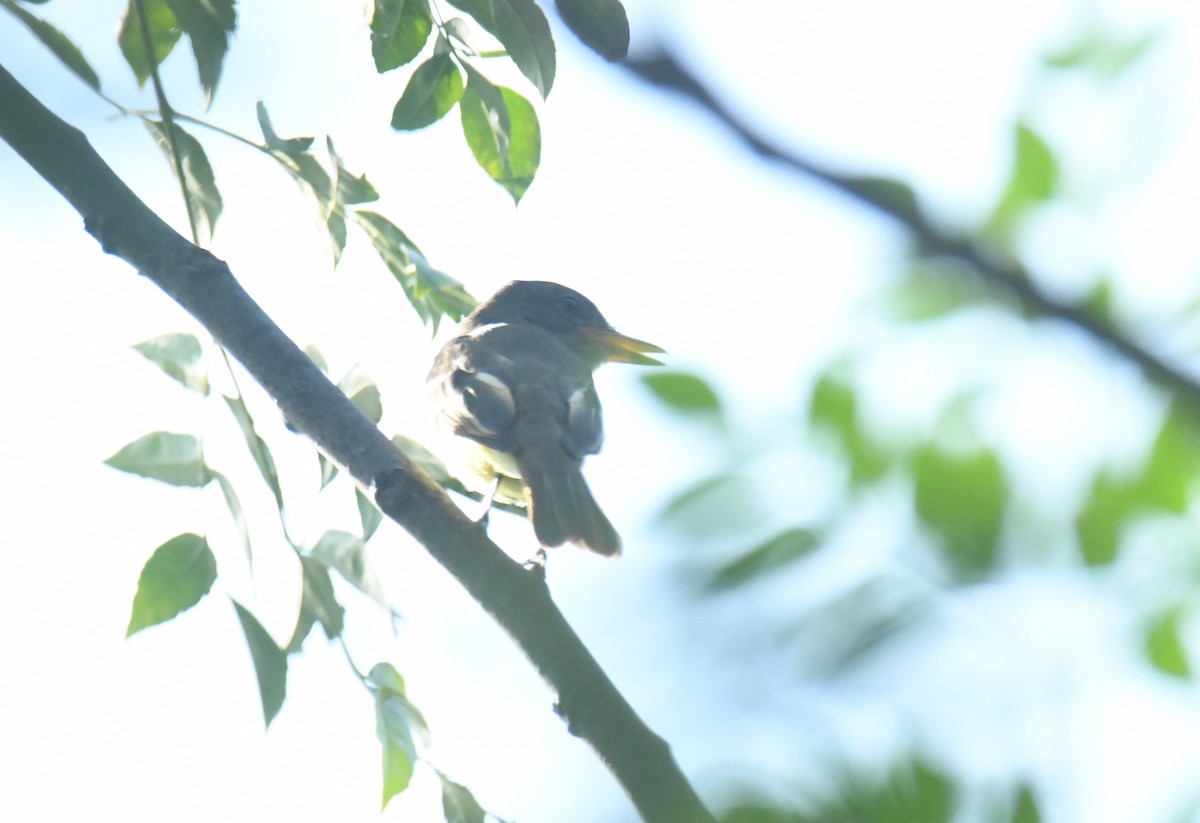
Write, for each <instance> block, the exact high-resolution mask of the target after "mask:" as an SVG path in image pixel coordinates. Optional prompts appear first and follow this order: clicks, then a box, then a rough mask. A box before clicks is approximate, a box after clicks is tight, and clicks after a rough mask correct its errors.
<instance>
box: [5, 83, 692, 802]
mask: <svg viewBox="0 0 1200 823" xmlns="http://www.w3.org/2000/svg"><path fill="white" fill-rule="evenodd" d="M0 138H3V139H4V140H5V141H6V142H8V143H9V144H10V145H11V146H12V147H13V148H14V149H15V150H16V151H17V153H18V154H19V155H21V157H23V158H24V159H25V160H26V162H28V163H29V165H30V166H32V167H33V168H34V169H35V170H36V171H37V172H38V173H39V174H40V175H41V176H42V177H43V178H45V179H46V181H47V182H48V183H50V185H51V186H53V187H54V188H55V189H56V190H57V191H58V192H59V193H60V194H62V195H63V197H65V198H66V199H67V200H68V201H69V202H70V203H71V205H72V206H73V207H74V208H75V209H76V210H77V211H78V212H79V213H80V215H82V216H83V219H84V226H85V228H86V229H87V231H88V232H90V233H91V234H92V235H93V236H95V237H96V239H97V240H99V241H100V245H101V247H102V248H103V249H104V251H106V252H108V253H109V254H115V255H117V256H118V257H121V258H122V259H124V260H126V261H128V262H129V263H130V264H131V265H133V266H134V267H135V268H136V269H137V270H138V271H139V272H140V273H142V274H143V275H145V276H146V277H147V278H149V279H150V280H152V281H153V282H154V283H155V284H157V285H158V286H159V287H160V288H161V289H162V290H163V291H165V292H166V293H167V294H169V295H170V296H171V297H172V298H173V299H175V300H176V301H177V302H178V303H179V304H180V305H181V306H183V307H184V308H185V309H186V310H187V311H188V312H190V313H191V314H192V315H193V316H195V317H196V319H197V320H199V321H200V322H201V323H202V324H204V326H205V328H207V329H208V330H209V332H211V333H212V335H213V336H214V337H215V338H216V339H217V340H218V341H219V342H220V343H221V345H222V346H224V347H225V348H226V349H227V350H228V351H229V352H231V353H232V354H233V355H234V357H236V358H237V359H238V360H239V361H240V362H241V363H242V365H243V366H245V367H246V370H247V371H249V372H250V374H251V375H253V376H254V378H255V379H256V380H258V381H259V383H261V384H262V386H263V387H264V388H265V389H266V390H267V391H268V392H269V393H270V394H271V396H272V397H273V398H274V399H275V400H276V402H278V404H279V407H280V409H281V410H282V412H283V414H284V415H285V416H286V418H287V420H288V421H289V422H290V423H291V424H292V425H293V426H294V427H295V428H296V429H297V430H299V431H300V432H302V433H304V434H305V435H307V436H308V437H310V438H312V440H313V441H315V442H316V444H317V445H318V446H319V447H320V448H321V449H322V451H324V452H325V453H326V454H327V455H329V456H330V457H331V458H333V459H334V460H336V461H337V462H338V463H340V464H341V465H342V466H344V467H345V468H346V470H347V471H349V472H350V474H351V475H352V476H353V477H354V478H355V479H356V480H357V481H358V482H359V483H360V484H361V485H362V486H363V487H364V488H366V489H368V490H373V491H374V493H375V500H376V502H377V503H378V504H379V506H380V508H381V509H382V510H383V511H384V512H385V513H386V514H388V515H389V516H390V517H392V518H393V519H394V520H396V521H397V522H398V523H399V524H400V525H401V526H403V527H404V528H405V529H407V530H408V531H409V532H410V533H411V534H412V535H413V536H414V537H416V539H417V540H418V541H420V542H421V543H422V544H423V545H424V546H425V548H426V549H427V550H428V551H429V553H430V554H431V555H433V557H434V558H435V559H437V560H438V562H440V563H441V564H442V565H443V566H444V567H445V568H446V569H447V570H449V571H450V573H451V574H453V575H454V576H455V577H456V578H457V579H458V581H459V582H460V583H461V584H462V585H463V587H464V588H466V589H467V591H468V592H469V593H470V594H471V595H472V596H473V597H474V598H475V599H476V600H477V601H478V602H479V603H480V605H482V606H483V608H484V609H486V610H487V611H488V612H489V613H490V614H491V615H492V616H493V617H494V618H495V619H496V621H497V622H498V623H500V625H501V626H503V627H504V628H505V629H506V630H507V631H508V633H509V634H510V635H511V636H512V638H513V639H514V640H515V641H516V643H517V645H518V646H520V648H521V650H522V651H523V652H524V653H525V654H526V655H527V656H528V658H529V660H530V661H531V662H532V663H533V665H534V666H535V667H536V668H537V670H538V672H539V673H540V674H541V675H542V677H543V678H544V679H545V680H546V682H547V683H548V684H549V685H550V687H551V689H553V690H554V692H555V693H556V695H557V704H556V710H557V711H558V712H559V714H560V715H561V716H562V717H563V718H564V719H565V720H566V722H567V726H568V728H569V729H570V731H571V732H572V733H573V734H575V735H577V736H579V737H581V738H583V739H585V740H586V741H587V742H588V743H589V744H590V745H591V746H592V748H593V749H594V750H595V751H596V753H597V754H598V755H599V756H600V758H601V759H602V760H603V761H604V763H605V764H606V765H607V766H608V768H609V769H610V771H612V773H613V774H614V776H615V777H616V778H617V780H618V781H619V782H620V784H621V786H622V787H623V788H624V790H625V792H626V793H627V794H628V796H629V798H630V800H631V801H632V802H633V804H634V805H635V806H636V807H637V810H638V812H639V813H640V814H641V816H642V818H643V819H644V820H646V821H647V822H648V823H705V821H713V820H714V818H713V816H712V814H711V813H710V812H709V811H708V810H707V809H706V808H705V807H704V805H703V804H702V803H701V801H700V799H699V797H698V796H697V794H696V792H695V790H694V789H693V788H692V786H691V785H690V784H689V783H688V781H687V779H686V778H685V777H684V775H683V773H682V772H681V771H680V769H679V767H678V765H677V764H676V763H675V760H674V758H673V756H672V755H671V752H670V749H669V748H668V746H667V744H666V743H665V742H664V741H663V740H662V738H660V737H659V736H658V735H656V734H655V733H654V732H653V731H651V730H650V729H649V728H648V727H647V726H646V725H645V724H644V723H643V722H642V721H641V719H640V718H639V717H638V716H637V714H636V713H635V712H634V711H633V709H632V708H631V707H630V706H629V704H628V703H627V702H626V701H625V699H624V697H622V696H621V694H620V693H619V692H618V691H617V689H616V687H615V686H613V684H612V682H611V681H610V680H609V679H608V676H607V675H606V674H605V673H604V671H603V670H602V669H601V668H600V666H599V665H598V664H597V663H596V661H595V659H594V658H593V657H592V655H591V653H590V652H589V651H588V650H587V648H586V647H585V646H584V645H583V643H582V641H580V639H579V637H578V636H577V635H576V634H575V632H574V631H573V630H572V629H571V627H570V625H569V624H568V623H567V622H566V619H565V618H564V617H563V615H562V613H561V612H560V611H559V610H558V607H557V606H555V604H554V602H553V600H551V598H550V593H549V591H548V590H547V588H546V586H545V582H544V580H542V579H541V578H539V577H538V576H537V575H536V574H532V573H529V572H526V571H525V570H524V569H523V568H522V567H521V566H520V565H518V564H517V563H514V562H513V561H512V560H511V559H509V557H508V556H507V555H506V554H504V552H502V551H501V550H500V549H499V548H498V547H497V546H496V545H495V544H494V543H492V542H491V540H489V539H488V537H487V535H486V534H485V533H484V532H483V531H482V530H481V529H479V528H478V527H477V526H476V525H475V524H474V523H473V522H471V521H470V520H468V519H467V518H466V516H465V515H463V514H462V512H461V511H460V510H459V509H458V507H457V506H455V505H454V504H453V503H452V502H451V501H450V499H449V497H447V495H446V493H445V492H444V491H443V490H442V489H441V488H440V487H439V486H438V485H437V484H435V483H434V482H433V480H431V479H430V478H429V477H428V476H427V475H426V474H424V473H423V472H422V471H421V470H420V469H419V468H417V467H416V466H414V465H413V464H412V462H411V461H409V460H408V459H407V458H406V457H405V456H404V455H403V454H402V453H401V452H400V451H399V450H397V449H396V448H395V447H394V446H393V445H392V443H391V441H389V440H388V439H387V438H386V437H385V436H384V435H383V434H382V433H381V432H380V431H379V430H378V429H377V428H376V427H375V426H374V425H373V424H372V423H371V422H370V421H369V420H368V419H367V418H366V417H364V416H363V415H362V414H361V413H360V412H359V411H358V409H356V408H355V407H354V405H353V404H352V403H351V402H350V401H349V400H348V399H347V398H346V396H345V395H344V394H342V393H341V392H340V391H339V390H338V389H337V388H336V387H335V386H334V385H333V384H332V383H330V382H329V380H328V379H326V377H325V376H324V375H323V374H322V373H321V372H320V370H319V369H317V367H316V366H315V365H314V364H313V363H312V361H311V360H309V359H308V357H306V356H305V355H304V353H303V352H301V351H300V350H299V349H298V348H296V346H295V345H294V344H293V343H292V342H291V341H290V340H289V339H288V338H287V336H286V335H284V333H283V332H282V331H280V329H279V328H278V327H277V326H276V325H275V324H274V323H273V322H272V321H271V319H270V318H269V317H268V316H267V315H266V314H265V313H264V312H263V311H262V309H261V308H259V306H258V305H257V304H256V303H255V302H254V301H253V300H252V299H251V298H250V296H249V295H248V294H247V293H246V292H245V291H244V290H243V289H242V287H241V286H240V285H239V284H238V282H237V280H235V279H234V277H233V274H232V273H231V272H230V270H229V267H228V266H227V265H226V264H225V263H224V262H222V261H220V260H218V259H217V258H215V257H213V256H212V255H211V254H209V253H208V252H206V251H204V250H202V249H200V248H197V247H196V246H195V245H193V244H192V243H190V242H188V241H187V240H186V239H184V238H183V237H181V236H180V235H179V234H178V233H176V232H175V231H174V230H173V229H172V228H171V227H170V226H168V225H167V224H166V223H165V222H163V220H162V219H160V218H159V217H158V216H157V215H156V214H154V213H153V212H151V211H150V210H149V208H147V207H146V205H145V204H144V203H142V201H141V200H139V199H138V198H137V196H136V195H135V194H134V193H133V192H132V191H131V190H130V189H129V187H128V186H126V185H125V183H124V182H123V181H121V179H120V178H118V177H117V175H116V174H115V173H114V172H113V171H112V169H111V168H109V167H108V165H107V164H105V162H104V161H103V159H101V157H100V156H99V155H98V154H97V153H96V152H95V150H94V149H92V147H91V145H90V144H89V143H88V140H87V138H86V137H85V135H84V134H83V133H82V132H81V131H79V130H78V129H75V128H73V127H71V126H70V125H68V124H67V123H65V122H63V121H62V120H60V119H59V118H58V117H57V116H55V115H54V114H53V113H52V112H50V111H49V110H48V109H46V108H45V107H44V106H43V105H42V104H41V103H40V102H38V101H37V99H35V98H34V97H33V95H31V94H30V93H29V92H28V91H26V90H25V89H24V88H23V87H22V86H21V85H20V84H19V83H18V82H17V81H16V80H15V79H14V78H13V76H12V75H11V74H9V73H8V72H7V71H6V70H5V69H4V68H3V67H2V66H0Z"/></svg>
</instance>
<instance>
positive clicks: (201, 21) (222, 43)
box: [166, 0, 237, 104]
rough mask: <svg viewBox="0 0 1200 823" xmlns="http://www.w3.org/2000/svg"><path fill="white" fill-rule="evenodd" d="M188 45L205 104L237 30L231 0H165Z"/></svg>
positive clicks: (215, 86)
mask: <svg viewBox="0 0 1200 823" xmlns="http://www.w3.org/2000/svg"><path fill="white" fill-rule="evenodd" d="M166 2H167V4H168V5H170V7H171V10H172V11H173V12H175V18H176V19H177V20H178V21H179V26H180V27H181V28H182V29H183V31H184V32H185V33H186V34H187V36H188V39H189V40H190V41H191V43H192V54H193V55H195V57H196V69H197V70H198V71H199V74H200V86H201V88H203V89H204V94H205V96H206V98H207V101H208V103H209V104H211V103H212V98H213V94H215V93H216V90H217V82H218V81H219V80H220V79H221V68H222V66H223V65H224V63H225V54H226V53H227V52H228V51H229V36H230V35H231V34H233V32H234V29H236V28H237V11H236V9H235V8H234V5H235V0H166Z"/></svg>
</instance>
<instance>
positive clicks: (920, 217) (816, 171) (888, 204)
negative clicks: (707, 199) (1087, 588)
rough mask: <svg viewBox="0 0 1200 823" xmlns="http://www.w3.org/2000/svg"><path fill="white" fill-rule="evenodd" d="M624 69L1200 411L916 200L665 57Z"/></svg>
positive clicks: (1184, 392)
mask: <svg viewBox="0 0 1200 823" xmlns="http://www.w3.org/2000/svg"><path fill="white" fill-rule="evenodd" d="M622 65H624V67H625V68H627V69H629V71H631V72H632V73H633V74H634V75H636V76H637V77H639V78H641V79H642V80H643V81H645V82H646V83H648V84H650V85H653V86H657V87H659V88H664V89H670V90H672V91H676V92H678V93H680V94H682V95H684V96H685V97H687V98H689V99H691V100H692V101H693V102H695V103H696V104H698V105H699V106H701V107H702V108H703V109H705V110H706V111H707V112H708V113H709V114H711V115H712V116H713V117H714V118H715V119H716V120H717V121H718V122H720V123H721V124H722V125H724V126H725V127H726V128H728V129H729V130H730V131H732V132H733V133H734V134H735V135H737V136H738V137H739V138H740V139H741V140H742V141H743V142H744V143H745V144H746V146H747V147H748V148H749V149H750V150H751V151H752V152H754V153H755V154H757V155H758V156H760V157H762V158H764V159H766V160H771V161H773V162H776V163H779V164H780V165H782V166H784V167H786V168H789V169H792V170H793V171H796V172H799V173H801V174H804V175H806V176H808V177H811V178H813V179H815V180H818V181H820V182H822V183H824V184H826V185H827V186H829V187H831V188H833V189H835V190H837V191H839V192H841V193H843V194H846V195H848V196H850V197H852V198H854V199H855V200H857V201H859V202H861V203H864V204H866V205H868V206H871V207H872V208H874V209H876V210H877V211H879V212H882V213H883V214H885V215H887V216H888V217H891V218H893V219H894V220H896V221H897V222H898V223H900V224H901V225H902V226H904V227H905V228H906V229H907V230H908V231H909V232H910V233H911V234H912V235H913V237H914V238H915V239H916V240H917V242H918V245H919V246H920V248H922V249H923V250H924V251H925V252H926V253H930V254H936V255H943V256H945V257H950V258H954V259H956V260H959V261H961V262H963V263H965V264H967V266H969V267H970V268H971V269H973V270H974V271H975V272H977V273H978V274H979V276H980V277H981V278H983V279H984V280H985V281H986V282H988V283H991V284H992V285H994V286H997V287H999V288H1001V289H1003V290H1004V291H1006V292H1008V293H1009V294H1011V295H1013V296H1014V297H1015V298H1016V299H1017V300H1018V301H1019V302H1020V304H1021V305H1022V306H1023V307H1024V308H1025V309H1026V310H1027V311H1029V312H1031V313H1034V314H1037V315H1042V316H1045V317H1053V318H1057V319H1059V320H1063V321H1065V322H1067V323H1070V324H1071V325H1073V326H1075V327H1076V328H1078V329H1080V330H1081V331H1083V332H1085V333H1086V334H1088V335H1089V336H1091V337H1092V338H1094V339H1095V340H1098V341H1100V342H1101V343H1104V344H1105V345H1107V346H1108V347H1110V348H1112V349H1114V350H1115V351H1117V352H1118V353H1120V354H1121V355H1122V356H1124V357H1126V358H1128V359H1129V360H1132V361H1133V362H1134V363H1136V364H1137V365H1138V366H1140V367H1141V368H1142V370H1143V371H1144V372H1145V373H1146V375H1147V376H1148V377H1149V378H1150V379H1152V380H1153V381H1154V382H1156V383H1158V384H1159V385H1160V386H1162V387H1163V388H1165V389H1168V390H1169V391H1171V392H1174V393H1176V394H1178V395H1179V396H1180V397H1181V398H1183V399H1186V400H1187V401H1189V402H1190V403H1191V404H1192V405H1194V406H1197V407H1200V382H1197V380H1196V378H1194V377H1192V376H1190V375H1188V374H1187V373H1185V372H1184V371H1183V370H1182V369H1180V368H1179V367H1178V366H1176V365H1174V364H1172V363H1169V362H1167V361H1166V360H1165V359H1164V358H1162V357H1160V356H1159V355H1157V354H1154V353H1153V352H1151V351H1149V350H1148V349H1146V348H1145V347H1144V346H1142V345H1141V344H1139V343H1136V342H1134V341H1133V340H1132V339H1130V338H1129V337H1128V336H1127V335H1125V334H1124V333H1122V332H1121V331H1119V330H1118V329H1116V328H1114V327H1113V325H1112V324H1111V323H1109V322H1107V321H1106V320H1104V319H1103V318H1101V317H1099V316H1098V315H1097V314H1095V313H1094V312H1091V311H1088V310H1087V309H1086V308H1084V307H1082V306H1079V305H1076V304H1071V303H1066V302H1063V301H1061V300H1057V299H1055V298H1053V297H1051V296H1050V295H1048V294H1047V293H1046V292H1044V291H1042V289H1041V288H1040V287H1039V286H1038V285H1037V278H1035V277H1033V276H1031V274H1030V273H1029V272H1028V271H1026V270H1025V269H1024V268H1023V267H1021V266H1020V265H1019V264H1017V263H1013V262H1009V261H1006V260H1002V259H1000V256H999V255H998V254H997V253H995V252H993V251H990V250H988V249H987V248H985V247H984V246H983V245H982V244H980V243H979V242H978V241H976V240H974V239H971V238H967V237H958V236H954V235H952V234H949V233H947V232H946V231H944V230H943V229H941V228H939V227H937V226H935V225H934V224H933V223H931V222H930V221H929V219H928V218H927V217H926V216H925V215H924V214H923V213H922V212H921V210H920V208H919V207H918V205H917V203H916V201H915V199H910V198H905V197H898V196H896V195H897V192H896V188H895V187H894V186H887V185H881V181H880V180H879V179H878V178H872V177H867V176H855V175H848V174H843V173H840V172H836V171H834V170H832V169H830V168H828V167H827V166H824V165H822V164H821V163H818V162H816V161H815V160H812V159H810V158H806V157H803V156H801V155H800V154H798V153H796V152H794V151H790V150H788V149H785V148H783V147H780V146H778V145H775V144H774V143H772V142H770V141H769V140H768V139H767V138H766V137H764V136H762V135H761V134H760V133H758V132H757V131H755V130H754V129H753V128H752V127H751V126H749V125H748V124H747V123H745V122H744V121H743V120H742V119H740V118H739V117H738V116H736V115H735V114H733V112H731V111H730V110H729V109H728V108H727V107H726V106H725V105H724V104H723V103H721V102H720V101H719V100H717V99H716V97H714V96H713V94H712V93H711V92H710V91H709V90H708V89H707V88H706V87H705V86H704V84H703V83H701V82H700V80H699V79H698V78H697V77H696V76H695V75H694V74H692V73H691V72H690V71H688V69H687V68H685V67H684V66H683V65H682V64H681V63H680V62H679V61H678V60H677V59H676V58H675V56H674V55H672V54H670V53H669V52H667V51H658V52H656V53H653V54H649V55H646V56H642V57H636V58H630V59H629V60H627V61H626V62H625V63H623V64H622Z"/></svg>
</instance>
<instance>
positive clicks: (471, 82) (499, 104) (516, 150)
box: [459, 67, 542, 202]
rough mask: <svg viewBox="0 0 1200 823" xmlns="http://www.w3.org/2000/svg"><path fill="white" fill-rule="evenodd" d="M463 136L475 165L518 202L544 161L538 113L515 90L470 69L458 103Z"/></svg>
mask: <svg viewBox="0 0 1200 823" xmlns="http://www.w3.org/2000/svg"><path fill="white" fill-rule="evenodd" d="M459 112H460V114H461V116H462V129H463V136H464V137H465V138H466V140H467V145H468V146H470V148H471V153H472V154H473V155H474V156H475V161H476V162H477V163H479V165H480V167H481V168H482V169H483V170H484V171H485V172H487V173H488V176H490V177H491V178H492V179H493V180H495V181H496V182H497V183H499V184H500V185H501V186H502V187H504V189H505V190H506V191H507V192H508V193H509V194H510V195H511V196H512V198H513V202H520V200H521V197H522V196H523V195H524V194H525V192H526V190H527V189H528V188H529V185H530V184H531V183H532V182H533V178H534V175H535V174H536V173H537V167H538V164H539V163H540V162H541V150H542V137H541V127H540V126H539V125H538V120H537V113H536V112H535V111H534V109H533V106H532V105H531V104H530V103H529V101H528V100H526V99H525V98H523V97H521V95H519V94H517V93H516V92H515V91H513V90H512V89H508V88H504V87H501V86H496V85H493V84H492V83H491V82H490V81H489V80H488V79H487V78H486V77H484V76H483V75H481V74H480V73H479V72H477V71H474V70H473V69H471V68H470V67H468V69H467V88H466V90H465V91H464V92H463V96H462V100H461V101H460V102H459Z"/></svg>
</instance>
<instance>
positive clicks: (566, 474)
mask: <svg viewBox="0 0 1200 823" xmlns="http://www.w3.org/2000/svg"><path fill="white" fill-rule="evenodd" d="M556 463H557V465H547V464H545V463H543V461H541V460H536V459H534V460H526V461H522V465H521V475H522V477H523V479H524V481H525V502H526V503H527V504H528V506H529V519H530V520H532V521H533V531H534V533H535V534H537V538H538V541H539V542H540V543H541V544H542V545H543V546H547V547H553V546H560V545H562V544H563V543H575V544H577V545H580V546H583V547H584V548H587V549H591V550H592V551H594V552H596V553H597V554H602V555H605V556H606V557H611V556H613V555H617V554H620V553H621V537H620V535H618V534H617V530H616V529H615V528H613V524H612V523H610V522H609V520H608V518H607V517H605V516H604V512H602V511H600V506H599V505H598V504H597V503H596V498H594V497H592V492H591V489H589V488H588V486H587V483H586V482H585V481H584V479H583V474H582V473H581V472H580V470H579V464H578V463H576V462H574V461H571V460H564V461H561V462H560V461H556Z"/></svg>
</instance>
